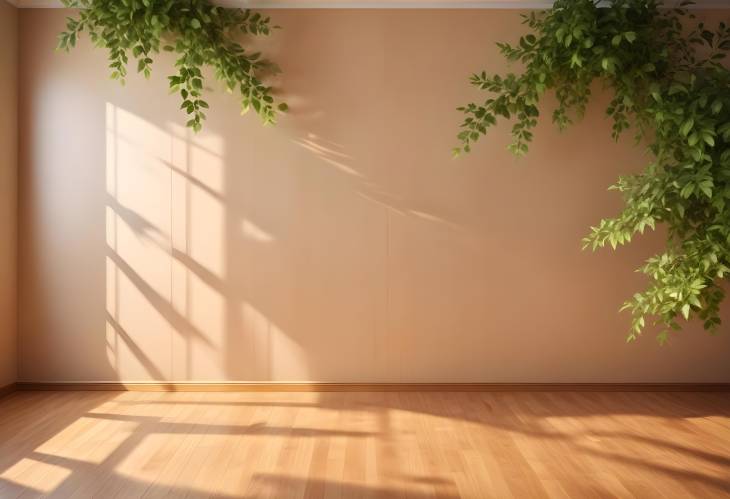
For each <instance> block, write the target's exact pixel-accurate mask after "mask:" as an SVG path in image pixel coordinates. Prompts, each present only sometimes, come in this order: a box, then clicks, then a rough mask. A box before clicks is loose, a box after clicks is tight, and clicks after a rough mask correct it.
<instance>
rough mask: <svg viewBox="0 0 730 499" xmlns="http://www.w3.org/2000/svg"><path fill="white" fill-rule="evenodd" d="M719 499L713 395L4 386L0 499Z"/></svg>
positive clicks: (725, 476)
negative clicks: (8, 391)
mask: <svg viewBox="0 0 730 499" xmlns="http://www.w3.org/2000/svg"><path fill="white" fill-rule="evenodd" d="M41 496H42V497H60V498H71V497H73V498H83V497H99V498H104V499H106V498H112V497H150V498H151V497H190V498H202V497H220V498H232V497H250V498H259V497H271V498H288V497H307V498H315V497H327V498H330V497H332V498H348V499H349V498H357V497H409V498H415V499H422V498H427V497H444V498H456V497H497V498H508V497H519V498H531V497H560V498H565V497H572V498H581V499H582V498H592V497H637V498H652V497H677V498H687V497H701V498H709V497H730V394H727V393H693V394H690V393H509V392H507V393H438V392H436V393H399V392H394V393H141V392H19V393H15V394H13V395H11V396H9V397H6V398H3V399H0V498H3V499H5V498H20V497H22V498H27V497H41Z"/></svg>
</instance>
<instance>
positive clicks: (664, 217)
mask: <svg viewBox="0 0 730 499" xmlns="http://www.w3.org/2000/svg"><path fill="white" fill-rule="evenodd" d="M690 3H691V2H683V3H682V4H680V5H679V7H678V8H672V9H669V8H663V6H662V5H661V2H658V1H654V0H609V1H603V2H597V1H593V0H557V1H556V2H555V4H554V6H553V7H552V8H551V9H549V10H547V11H544V12H541V13H532V14H529V15H527V16H525V21H524V22H525V24H526V25H527V27H528V28H529V29H530V31H531V33H529V34H526V35H525V36H522V37H521V38H520V39H519V43H518V44H517V45H515V46H513V45H510V44H506V43H503V44H498V46H499V48H500V50H501V52H502V54H503V55H504V56H505V57H506V58H507V59H508V60H510V61H515V62H520V63H522V64H523V67H524V70H523V71H521V72H520V73H509V74H506V75H502V76H500V75H488V74H487V73H486V72H482V73H480V74H475V75H474V76H473V77H472V78H471V83H472V84H473V85H476V86H477V87H479V88H480V89H482V90H486V91H488V92H489V93H490V96H489V97H488V98H487V99H486V100H485V101H483V102H481V103H471V104H468V105H466V106H464V107H461V108H459V109H460V110H461V111H462V112H463V113H464V114H465V119H464V122H463V123H462V125H461V127H462V131H461V132H460V133H459V136H458V138H459V140H460V142H461V146H460V147H459V148H458V149H456V150H455V153H457V154H459V153H461V152H469V151H470V150H471V148H472V146H473V144H474V142H475V141H477V140H478V139H479V137H480V136H482V135H484V134H485V133H487V130H488V129H489V128H490V127H492V126H494V125H495V124H496V123H497V121H498V120H499V119H513V120H514V124H513V126H512V138H513V141H512V143H511V144H510V146H509V148H510V150H511V151H512V152H514V153H515V154H518V155H521V154H525V153H527V152H528V147H529V143H530V141H531V140H532V137H533V132H532V131H533V128H534V127H535V126H536V125H537V120H538V117H539V116H540V108H539V103H540V100H541V98H542V97H543V95H544V94H545V93H546V92H552V93H554V95H555V97H556V99H557V103H558V104H557V108H556V109H555V111H554V112H553V114H552V120H553V122H554V123H555V124H557V126H558V127H560V128H561V129H562V128H565V127H566V126H568V125H570V124H571V123H572V122H573V120H574V118H575V117H580V116H582V115H583V113H584V111H585V109H586V105H587V104H588V102H589V100H590V98H591V86H592V84H593V83H594V81H596V80H598V81H600V82H602V83H603V84H604V85H605V86H606V87H607V88H608V89H609V90H610V91H611V92H612V95H613V98H612V100H611V102H610V104H609V106H608V108H607V110H606V112H607V113H608V116H609V117H610V118H611V119H612V120H613V137H614V138H615V139H618V138H619V136H620V135H621V134H622V132H624V131H626V130H627V129H629V128H630V127H631V126H632V125H633V126H634V129H635V130H636V138H637V140H638V141H640V142H643V143H647V144H649V150H650V152H651V153H652V155H653V162H652V163H651V164H649V165H648V166H647V167H646V168H645V169H644V170H643V171H642V172H640V173H638V174H635V175H627V176H624V177H621V178H620V179H619V180H618V182H617V183H616V184H615V185H614V186H612V187H611V189H614V190H616V191H618V192H620V193H621V194H622V195H623V197H624V200H625V206H624V208H623V211H622V212H621V213H619V214H618V215H617V216H616V217H614V218H610V219H606V220H601V221H600V223H599V224H598V225H597V226H596V227H593V228H592V229H591V232H590V234H589V235H588V237H587V238H586V239H585V240H584V243H585V246H586V247H590V248H592V249H594V250H595V249H597V248H601V247H604V246H606V245H610V246H611V247H612V248H614V249H615V248H616V247H617V246H618V245H622V244H627V243H629V242H630V241H631V240H632V238H633V237H634V236H635V235H636V234H637V233H638V234H640V233H643V232H644V231H645V230H646V229H652V230H653V229H654V228H655V227H656V225H657V224H665V225H666V226H667V228H668V239H667V244H666V249H665V250H664V251H663V252H662V253H660V254H658V255H656V256H655V257H653V258H650V259H649V260H648V261H647V262H646V264H645V265H644V266H643V267H641V268H640V269H639V270H640V271H641V272H643V273H644V274H646V275H647V276H648V278H649V285H648V287H647V288H646V289H645V290H643V291H641V292H639V293H636V294H635V295H634V296H633V297H632V298H631V299H630V300H629V301H627V302H626V303H625V305H624V307H623V309H628V310H630V311H631V312H632V314H633V320H632V324H631V331H630V333H629V339H630V340H631V339H635V338H636V337H637V336H638V335H639V334H641V333H642V331H643V330H644V329H645V328H646V327H647V325H649V324H653V325H658V326H660V332H659V335H658V339H659V341H660V342H662V343H663V342H665V341H667V339H668V335H669V332H670V331H671V330H679V329H681V326H680V324H679V322H678V320H679V319H680V318H684V319H690V318H692V317H697V318H699V319H700V320H701V321H702V323H703V324H704V327H705V329H707V330H709V331H711V332H713V331H716V330H717V329H718V327H719V325H720V323H721V320H720V304H721V302H722V301H723V299H724V296H725V293H724V290H723V282H727V279H728V276H729V275H730V71H729V70H728V68H727V67H726V66H725V65H723V60H724V58H725V57H726V55H727V52H728V51H730V27H729V26H728V23H725V22H720V23H719V24H718V25H717V26H714V27H710V26H707V25H706V24H705V23H702V22H699V21H698V20H697V18H696V16H695V15H694V14H692V12H691V11H689V10H687V6H688V5H689V4H690Z"/></svg>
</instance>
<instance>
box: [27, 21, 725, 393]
mask: <svg viewBox="0 0 730 499" xmlns="http://www.w3.org/2000/svg"><path fill="white" fill-rule="evenodd" d="M66 15H68V12H64V11H62V10H26V11H23V12H22V13H21V46H20V48H21V62H22V63H21V76H20V82H21V100H20V110H21V112H20V130H21V181H20V188H21V197H20V199H21V203H20V210H21V212H20V231H21V240H20V251H21V255H22V258H21V269H20V276H21V291H20V300H21V305H20V321H21V324H20V329H21V347H20V351H21V362H20V377H21V379H22V380H25V381H105V380H106V381H114V380H124V381H142V380H176V381H184V380H194V381H223V380H246V381H255V380H258V381H272V380H273V381H340V382H347V381H402V382H410V381H416V382H459V381H473V382H623V381H643V382H662V381H664V382H677V381H684V382H728V381H730V362H728V352H729V351H730V335H729V334H727V333H725V334H723V335H721V336H719V337H710V336H708V335H707V334H705V333H704V332H702V331H701V330H699V328H697V327H695V326H691V327H688V328H687V329H686V330H685V331H684V332H683V333H681V334H678V335H676V336H675V337H674V338H673V340H672V344H671V345H669V346H667V347H663V348H661V347H659V346H658V345H657V343H656V342H655V340H654V338H653V336H652V335H647V336H646V337H645V338H643V339H642V340H641V341H639V342H636V343H633V344H626V342H625V337H626V332H627V329H628V324H629V317H628V316H627V315H625V314H619V313H618V312H617V310H618V308H619V306H620V305H621V303H622V301H623V300H624V299H626V298H627V297H629V296H630V295H631V294H632V293H633V292H634V291H635V290H637V289H638V288H639V287H640V286H642V283H643V279H642V277H641V276H640V275H638V274H636V273H635V272H634V269H635V268H637V267H638V266H639V265H640V264H641V262H642V261H643V260H644V259H645V258H647V257H648V256H650V255H651V254H652V253H653V252H654V251H656V250H657V249H658V248H660V247H661V243H662V237H661V235H660V234H651V235H648V236H645V237H643V238H640V239H639V240H638V241H637V242H636V244H633V245H631V246H630V247H628V248H623V249H621V250H620V251H618V252H615V253H614V252H610V251H603V252H599V253H597V254H591V253H588V252H582V251H581V249H580V247H581V243H580V240H581V238H582V237H583V236H584V235H585V234H586V232H587V230H588V227H589V226H590V225H591V224H595V223H596V222H597V221H598V220H599V219H600V218H601V217H606V216H610V215H613V214H615V213H616V212H617V210H618V209H619V207H620V206H621V201H620V199H619V198H618V197H617V196H616V194H614V193H609V192H607V190H606V188H607V187H608V186H609V185H610V184H611V183H612V182H614V181H615V179H616V178H617V177H618V175H619V174H621V173H626V172H629V171H632V170H635V169H637V168H640V167H641V166H642V165H644V164H646V162H647V161H649V158H648V157H647V156H646V155H644V154H643V152H642V151H641V150H640V149H636V148H633V147H632V145H631V140H630V139H627V140H626V141H625V142H622V143H620V144H618V145H617V144H615V143H613V142H612V141H611V139H610V123H609V122H608V121H607V120H605V119H604V117H603V113H602V107H601V106H602V104H605V101H606V99H605V97H600V98H599V99H598V100H599V101H601V102H599V103H597V104H596V105H595V106H592V107H591V109H590V110H589V113H588V116H587V117H586V119H585V120H584V122H583V123H582V124H581V125H580V126H576V127H574V128H572V129H571V130H569V131H568V132H566V133H562V134H561V133H558V132H557V131H556V130H555V129H554V128H553V127H552V126H551V125H550V124H549V123H547V122H546V123H544V124H543V125H541V126H540V128H539V130H538V131H537V134H536V135H537V139H536V141H535V143H534V145H533V147H532V150H531V153H530V155H529V156H528V157H527V158H525V159H520V160H516V159H515V158H513V157H512V156H511V155H510V154H509V153H508V152H507V151H506V148H505V146H506V145H507V143H508V140H509V137H508V130H509V127H508V126H500V127H499V128H497V129H496V130H494V132H493V133H491V134H490V135H489V136H488V137H487V138H485V139H484V140H482V141H480V143H479V145H478V147H476V150H475V152H474V154H472V155H470V156H466V157H463V158H461V159H459V160H453V159H452V158H451V156H450V150H451V148H452V147H453V146H454V145H456V141H455V135H456V132H457V127H458V124H459V122H460V116H459V114H458V113H457V112H456V111H455V107H456V106H458V105H460V104H462V103H464V102H467V101H468V100H469V99H472V98H474V97H476V96H477V94H475V93H474V92H473V90H472V89H471V88H470V87H469V85H468V83H467V78H468V76H469V74H470V73H471V72H472V71H475V70H478V69H481V68H486V69H487V70H488V71H504V70H505V69H506V66H505V64H504V62H503V60H502V58H501V57H500V56H499V55H498V52H497V49H496V47H495V46H494V42H495V41H499V40H514V39H515V38H516V36H517V33H518V32H519V30H520V29H521V24H520V18H519V16H518V12H516V11H505V10H501V11H500V10H476V11H468V10H453V11H452V10H420V11H419V10H389V11H378V10H342V11H338V10H299V11H285V10H280V11H272V15H273V18H274V21H275V22H276V23H277V24H279V25H281V26H282V27H283V29H282V30H280V31H277V32H276V33H275V35H274V36H273V37H272V38H271V39H270V40H269V41H268V42H266V43H267V45H266V47H265V51H266V53H267V54H268V55H270V56H271V57H272V58H274V59H275V60H276V61H277V62H278V63H279V64H280V65H281V66H282V68H283V69H284V73H283V75H281V76H280V77H278V79H277V80H276V86H277V87H278V88H279V89H280V95H281V97H282V98H284V99H285V100H286V101H287V102H288V103H289V105H290V107H291V112H290V114H289V115H288V116H285V117H283V118H282V119H281V121H280V123H279V125H278V126H276V127H275V128H263V127H261V126H260V124H259V122H258V119H257V118H256V116H254V115H248V116H245V117H241V116H240V115H239V109H238V105H237V103H236V101H235V99H234V98H232V97H231V96H229V95H227V94H226V93H225V92H223V91H221V88H220V85H218V84H217V83H215V82H214V81H213V80H210V81H209V84H210V86H211V87H212V91H211V92H209V93H208V97H209V98H208V101H209V102H210V104H211V110H210V113H209V120H208V121H207V123H206V124H205V127H204V130H203V132H202V133H200V134H198V135H194V134H191V133H190V132H189V131H187V130H186V129H185V128H184V127H183V126H182V124H184V122H185V118H184V116H183V115H182V114H181V113H180V112H179V111H178V107H179V103H178V101H177V98H176V97H175V96H169V95H168V90H167V88H166V78H165V76H166V75H167V74H169V72H170V71H171V59H170V58H169V57H168V56H166V55H160V56H158V57H157V61H156V64H155V67H154V71H153V76H152V79H151V80H149V81H145V80H144V79H143V78H139V77H137V76H132V77H130V78H129V81H128V83H127V86H126V87H124V88H122V87H120V86H118V84H116V83H115V82H112V81H110V80H109V79H108V78H107V69H106V66H107V64H106V62H105V53H104V51H101V50H94V49H92V48H91V47H90V44H89V43H88V42H87V41H84V42H82V43H81V45H80V47H78V48H77V49H76V50H75V51H73V52H72V53H71V54H68V55H66V54H60V53H56V52H54V50H53V49H54V46H55V43H56V34H57V33H58V32H59V31H60V30H61V29H62V28H63V25H64V18H65V16H66ZM546 114H547V113H546ZM545 121H547V120H545Z"/></svg>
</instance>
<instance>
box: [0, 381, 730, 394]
mask: <svg viewBox="0 0 730 499" xmlns="http://www.w3.org/2000/svg"><path fill="white" fill-rule="evenodd" d="M15 389H17V390H44V391H136V392H730V383H247V382H233V383H178V382H174V383H161V382H153V383H123V382H95V383H87V382H70V383H67V382H61V383H46V382H40V383H36V382H19V383H16V384H15V385H14V386H13V387H12V390H15Z"/></svg>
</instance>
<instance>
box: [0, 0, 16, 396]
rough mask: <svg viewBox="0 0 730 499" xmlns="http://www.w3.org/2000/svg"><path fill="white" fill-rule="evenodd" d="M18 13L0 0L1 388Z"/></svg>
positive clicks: (6, 345)
mask: <svg viewBox="0 0 730 499" xmlns="http://www.w3.org/2000/svg"><path fill="white" fill-rule="evenodd" d="M17 67H18V11H17V9H16V8H15V7H13V6H12V5H10V4H8V3H7V2H5V0H0V388H2V387H4V386H6V385H8V384H11V383H14V382H15V380H16V377H17V373H18V369H17V367H18V365H17V334H16V333H17V329H16V286H15V277H16V259H15V252H16V245H17V236H16V218H17V210H16V191H17V181H16V174H17V164H18V163H17V149H18V148H17V145H18V135H17V113H16V111H17V101H18V86H17V83H18V78H17V76H18V72H17Z"/></svg>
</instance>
